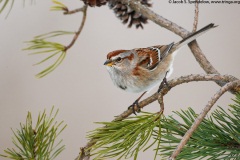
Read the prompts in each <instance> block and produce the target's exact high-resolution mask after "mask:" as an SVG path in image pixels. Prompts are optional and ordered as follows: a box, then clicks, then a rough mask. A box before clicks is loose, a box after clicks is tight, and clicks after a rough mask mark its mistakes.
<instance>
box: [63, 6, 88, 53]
mask: <svg viewBox="0 0 240 160" xmlns="http://www.w3.org/2000/svg"><path fill="white" fill-rule="evenodd" d="M81 10H82V12H83V18H82V22H81V25H80V27H79V29H78V31H77V32H76V33H75V35H74V37H73V39H72V41H71V42H70V43H69V45H67V46H65V51H67V50H68V49H69V48H71V47H72V46H73V45H74V43H75V42H76V40H77V38H78V37H79V35H80V33H81V32H82V29H83V27H84V24H85V21H86V18H87V5H84V6H83V7H82V8H81Z"/></svg>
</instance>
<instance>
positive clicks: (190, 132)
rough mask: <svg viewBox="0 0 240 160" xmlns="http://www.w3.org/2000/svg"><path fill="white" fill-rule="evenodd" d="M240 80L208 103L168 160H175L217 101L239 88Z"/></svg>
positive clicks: (230, 84)
mask: <svg viewBox="0 0 240 160" xmlns="http://www.w3.org/2000/svg"><path fill="white" fill-rule="evenodd" d="M239 85H240V80H236V81H233V82H229V83H227V84H225V85H224V86H223V87H221V89H220V90H219V91H218V92H216V93H215V94H214V96H213V97H212V98H211V100H210V101H209V102H208V103H207V105H206V107H205V108H204V109H203V111H202V112H201V113H200V114H199V116H198V117H197V118H196V119H195V121H194V123H193V124H192V126H191V128H190V129H189V130H188V131H187V132H186V133H185V135H184V136H183V138H182V140H181V142H180V143H179V144H178V146H177V148H176V149H175V151H174V152H173V153H172V155H171V157H169V158H168V160H174V159H175V158H176V157H177V156H178V154H179V153H180V152H181V150H182V149H183V147H184V146H185V144H186V143H187V141H188V140H189V139H190V137H191V136H192V134H193V132H194V131H195V130H196V129H197V127H198V126H199V125H200V123H201V122H202V121H203V119H204V117H205V116H206V115H207V113H208V112H209V111H210V109H211V108H212V106H213V105H214V104H215V103H216V101H217V100H218V99H219V98H220V97H221V96H222V95H223V94H224V93H225V92H226V91H228V90H230V89H232V88H234V87H236V86H239Z"/></svg>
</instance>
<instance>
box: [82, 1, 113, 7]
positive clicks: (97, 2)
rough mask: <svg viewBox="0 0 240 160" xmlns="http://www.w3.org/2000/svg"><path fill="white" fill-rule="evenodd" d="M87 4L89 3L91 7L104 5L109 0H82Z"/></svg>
mask: <svg viewBox="0 0 240 160" xmlns="http://www.w3.org/2000/svg"><path fill="white" fill-rule="evenodd" d="M82 1H83V2H84V3H85V4H86V5H89V6H90V7H95V6H98V7H100V6H102V5H105V4H106V3H107V1H108V0H82Z"/></svg>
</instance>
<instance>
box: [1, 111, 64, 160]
mask: <svg viewBox="0 0 240 160" xmlns="http://www.w3.org/2000/svg"><path fill="white" fill-rule="evenodd" d="M57 114H58V110H57V111H56V112H54V107H52V110H51V112H50V115H49V116H47V114H46V111H45V110H44V112H43V113H40V114H39V115H38V120H37V123H36V126H35V127H33V124H32V115H31V113H30V112H28V115H27V119H26V124H20V129H19V130H17V131H13V130H12V131H13V134H14V137H13V140H12V142H13V144H14V145H15V148H16V149H17V150H18V151H17V150H16V149H14V148H13V149H9V148H7V149H6V150H4V152H5V155H0V156H2V157H6V158H10V159H16V160H25V159H33V160H35V159H47V160H53V159H55V158H56V157H57V156H58V155H59V154H60V153H61V152H62V151H63V150H64V148H65V146H64V145H61V143H62V140H60V141H58V142H57V143H56V139H57V138H58V136H59V134H60V133H61V132H62V131H63V130H64V129H65V128H66V125H64V124H63V121H61V122H56V121H55V119H56V116H57Z"/></svg>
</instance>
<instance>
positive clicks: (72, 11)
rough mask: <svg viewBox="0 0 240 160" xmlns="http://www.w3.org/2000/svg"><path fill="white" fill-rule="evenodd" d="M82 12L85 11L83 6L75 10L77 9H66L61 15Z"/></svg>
mask: <svg viewBox="0 0 240 160" xmlns="http://www.w3.org/2000/svg"><path fill="white" fill-rule="evenodd" d="M84 10H85V6H83V7H82V8H77V9H74V10H71V11H69V10H68V9H67V8H66V9H65V11H64V12H63V14H74V13H77V12H84Z"/></svg>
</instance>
